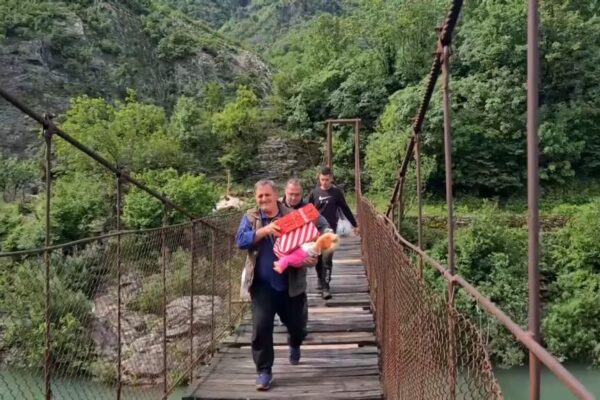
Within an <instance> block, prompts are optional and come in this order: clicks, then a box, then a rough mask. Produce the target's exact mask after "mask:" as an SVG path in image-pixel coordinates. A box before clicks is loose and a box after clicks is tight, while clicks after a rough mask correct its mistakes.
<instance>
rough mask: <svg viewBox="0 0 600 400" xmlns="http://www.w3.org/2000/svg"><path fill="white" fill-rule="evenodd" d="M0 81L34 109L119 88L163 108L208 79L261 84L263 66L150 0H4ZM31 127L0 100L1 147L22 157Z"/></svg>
mask: <svg viewBox="0 0 600 400" xmlns="http://www.w3.org/2000/svg"><path fill="white" fill-rule="evenodd" d="M0 71H1V73H0V86H1V87H2V88H4V89H6V90H8V91H9V92H11V93H13V94H14V95H16V96H17V97H19V98H20V99H22V100H23V101H24V102H25V103H26V104H28V105H30V106H31V107H32V108H33V109H34V110H36V111H38V112H40V113H41V112H45V111H50V112H53V113H57V114H60V113H61V112H63V111H64V110H65V109H66V108H67V107H68V105H69V100H70V99H71V98H72V97H73V96H77V95H81V94H88V95H90V96H100V97H103V98H106V99H111V100H116V99H121V98H123V97H124V95H125V93H126V90H127V88H133V89H135V90H136V91H137V93H138V97H139V98H140V99H143V100H144V101H150V102H154V103H156V104H159V105H161V106H164V107H166V108H167V109H169V108H170V107H172V106H173V104H174V103H175V101H176V99H177V98H178V97H179V96H180V95H192V96H193V95H201V94H202V91H203V88H204V87H205V85H206V84H207V83H208V82H214V81H216V82H219V83H220V84H222V85H223V86H225V87H228V85H230V84H231V86H234V85H235V84H238V83H249V84H250V85H251V86H252V87H253V88H254V89H255V90H256V91H257V92H259V94H260V93H262V94H264V93H267V92H268V91H269V82H270V78H269V70H268V68H267V66H266V65H265V63H263V61H262V60H261V59H260V58H259V57H258V56H256V55H255V54H254V53H252V52H251V51H248V50H246V49H244V47H243V46H242V45H241V44H240V43H238V42H235V41H232V40H230V39H228V38H226V37H225V36H223V35H221V34H219V33H217V32H216V31H214V30H213V29H212V28H211V27H210V26H208V25H207V24H205V23H204V22H202V21H199V20H195V19H192V18H190V17H188V16H186V15H185V14H184V13H183V12H181V11H176V10H175V9H173V8H172V7H171V6H169V5H166V4H164V3H162V2H161V1H156V0H127V1H123V0H107V1H94V0H70V1H62V2H58V1H50V0H46V1H39V0H37V1H25V0H4V1H3V2H1V3H0ZM38 132H39V128H38V127H37V126H35V125H34V124H32V123H31V122H30V121H29V120H28V119H27V118H26V117H24V116H23V115H22V114H20V112H18V111H17V110H16V109H14V108H13V107H12V106H10V105H8V104H7V103H6V102H4V101H2V100H0V137H1V138H3V140H2V141H0V153H1V154H5V155H7V154H8V155H15V154H16V155H24V154H28V152H30V151H32V150H33V149H34V148H35V147H36V146H37V145H38V144H39V143H40V139H39V138H38V137H37V136H36V135H37V133H38Z"/></svg>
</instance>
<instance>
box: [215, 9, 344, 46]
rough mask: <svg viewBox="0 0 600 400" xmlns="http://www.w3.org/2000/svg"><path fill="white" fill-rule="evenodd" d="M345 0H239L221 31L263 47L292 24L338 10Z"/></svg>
mask: <svg viewBox="0 0 600 400" xmlns="http://www.w3.org/2000/svg"><path fill="white" fill-rule="evenodd" d="M346 3H348V2H347V1H343V0H254V1H252V0H247V1H238V5H237V7H235V8H234V11H233V13H232V16H231V18H230V19H229V21H228V22H227V23H225V24H224V25H223V26H222V27H221V31H222V32H224V33H226V34H228V35H230V36H232V37H236V38H238V39H240V40H244V41H247V42H248V43H251V44H253V45H255V46H257V47H258V48H260V49H264V48H266V47H267V46H268V45H270V44H272V43H273V42H275V41H276V40H277V39H278V38H279V37H281V36H282V35H284V34H285V33H287V32H288V31H289V30H290V29H291V28H292V27H294V26H296V25H299V24H302V23H303V22H306V21H308V20H310V19H311V18H313V17H315V16H318V15H319V14H322V13H330V14H335V15H339V14H341V13H342V12H343V11H344V9H345V8H346V7H347V5H346Z"/></svg>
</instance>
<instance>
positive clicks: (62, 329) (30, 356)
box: [0, 260, 93, 373]
mask: <svg viewBox="0 0 600 400" xmlns="http://www.w3.org/2000/svg"><path fill="white" fill-rule="evenodd" d="M42 265H43V264H42V263H41V262H40V261H37V260H31V261H25V262H23V263H21V264H19V265H13V266H11V268H10V270H8V271H7V270H3V271H1V272H0V276H2V279H0V285H2V287H0V293H2V296H0V309H2V310H3V311H4V312H5V313H6V314H5V316H4V317H3V319H4V328H5V329H4V331H3V332H2V333H1V334H2V336H3V338H2V340H0V343H2V346H3V347H4V348H3V349H2V350H3V351H8V353H7V354H10V360H9V363H10V364H11V365H12V366H15V367H26V368H34V369H35V368H42V366H43V359H44V348H45V339H44V338H45V333H44V332H45V311H44V310H45V296H44V293H45V290H44V285H45V278H44V269H43V267H42ZM90 317H91V304H90V302H89V301H88V299H87V298H86V297H85V295H84V294H83V293H81V292H75V291H73V290H71V289H70V288H69V286H68V285H67V284H66V282H65V281H64V280H62V279H60V278H59V276H58V275H57V274H56V273H54V272H51V277H50V318H51V319H50V322H51V330H52V332H53V333H52V338H53V340H52V348H53V350H52V362H53V364H54V365H55V366H57V367H60V368H61V371H63V372H66V371H71V373H73V372H75V371H79V370H81V369H85V368H86V367H87V365H88V363H89V362H90V359H91V357H92V356H91V354H92V348H93V344H92V342H91V338H90V336H89V334H88V330H87V328H88V326H87V324H88V321H89V320H90Z"/></svg>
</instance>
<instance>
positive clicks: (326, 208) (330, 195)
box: [308, 167, 358, 299]
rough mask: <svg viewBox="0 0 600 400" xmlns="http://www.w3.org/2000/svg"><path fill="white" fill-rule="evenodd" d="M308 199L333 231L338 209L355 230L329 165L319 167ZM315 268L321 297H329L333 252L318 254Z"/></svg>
mask: <svg viewBox="0 0 600 400" xmlns="http://www.w3.org/2000/svg"><path fill="white" fill-rule="evenodd" d="M308 201H309V202H310V203H313V204H314V205H315V207H316V208H317V210H319V212H320V213H321V215H322V216H323V217H325V219H326V220H327V222H328V223H329V226H330V227H331V229H333V230H334V231H335V230H336V229H337V223H338V210H339V211H341V212H342V213H343V215H344V216H345V217H346V219H347V220H348V221H350V223H351V224H352V226H353V227H354V229H355V232H356V229H357V227H358V224H357V222H356V219H355V218H354V215H353V214H352V211H351V210H350V207H348V204H347V203H346V198H345V197H344V193H342V191H341V190H340V189H339V188H337V187H336V186H335V185H333V174H332V172H331V169H330V168H329V167H323V168H321V172H320V174H319V184H318V185H317V187H316V188H314V189H313V190H312V192H310V195H309V196H308ZM316 269H317V275H318V277H319V287H320V288H322V290H323V298H324V299H330V298H331V292H330V289H329V283H330V282H331V272H332V269H333V254H328V255H326V256H319V261H318V262H317V267H316Z"/></svg>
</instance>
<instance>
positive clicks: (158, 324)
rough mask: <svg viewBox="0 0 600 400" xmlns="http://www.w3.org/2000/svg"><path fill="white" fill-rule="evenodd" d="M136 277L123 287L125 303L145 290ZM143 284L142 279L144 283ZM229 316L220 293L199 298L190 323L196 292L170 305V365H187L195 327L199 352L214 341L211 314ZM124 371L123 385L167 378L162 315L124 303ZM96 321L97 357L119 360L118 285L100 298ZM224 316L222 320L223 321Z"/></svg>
mask: <svg viewBox="0 0 600 400" xmlns="http://www.w3.org/2000/svg"><path fill="white" fill-rule="evenodd" d="M132 280H135V279H134V278H132V277H131V276H129V277H126V278H125V279H124V281H129V284H128V285H123V286H122V298H123V304H126V303H127V300H128V299H130V298H131V297H132V296H133V295H135V294H136V293H137V292H139V290H140V288H141V285H140V284H131V281H132ZM138 282H139V281H138ZM213 307H214V312H215V315H217V316H219V315H223V313H224V309H225V308H224V304H223V300H222V299H221V298H220V297H215V298H214V305H213V299H212V296H209V295H197V296H194V323H193V326H191V324H190V308H191V302H190V296H182V297H178V298H176V299H174V300H172V301H171V302H169V303H168V304H167V307H166V311H167V312H166V321H167V330H166V331H167V332H166V333H167V334H166V337H167V368H168V370H169V371H173V370H174V369H178V370H182V369H185V366H187V362H188V360H189V352H190V342H189V337H190V330H191V329H193V334H194V340H193V344H194V354H199V352H200V351H201V350H204V349H206V348H207V347H208V346H209V344H210V332H211V322H212V320H211V314H212V310H213ZM121 312H122V318H121V334H122V343H123V344H122V348H121V354H122V357H123V358H122V368H123V369H122V371H123V383H125V384H135V385H146V384H158V383H160V382H162V373H163V341H162V337H163V325H162V321H163V319H162V316H158V315H155V314H143V313H139V312H136V311H132V310H129V309H128V308H127V307H125V306H123V307H122V311H121ZM93 313H94V319H93V321H92V323H91V338H92V340H93V342H94V345H95V352H96V355H97V356H98V357H99V358H100V360H101V361H103V362H107V363H116V361H117V349H118V337H117V295H116V289H114V290H111V291H110V292H109V293H106V294H103V295H101V296H98V297H97V298H96V299H95V301H94V308H93ZM218 320H219V319H218V318H217V319H216V321H217V322H218Z"/></svg>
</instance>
